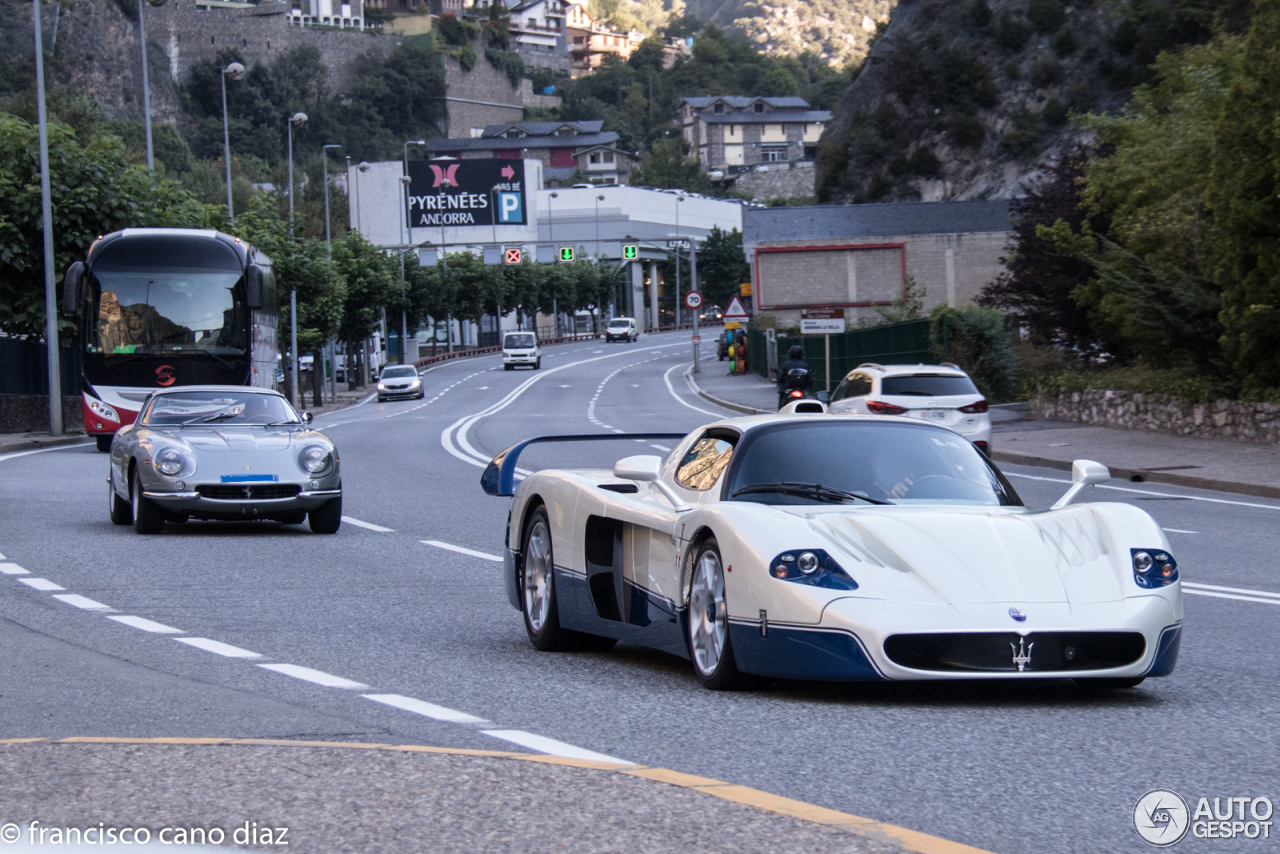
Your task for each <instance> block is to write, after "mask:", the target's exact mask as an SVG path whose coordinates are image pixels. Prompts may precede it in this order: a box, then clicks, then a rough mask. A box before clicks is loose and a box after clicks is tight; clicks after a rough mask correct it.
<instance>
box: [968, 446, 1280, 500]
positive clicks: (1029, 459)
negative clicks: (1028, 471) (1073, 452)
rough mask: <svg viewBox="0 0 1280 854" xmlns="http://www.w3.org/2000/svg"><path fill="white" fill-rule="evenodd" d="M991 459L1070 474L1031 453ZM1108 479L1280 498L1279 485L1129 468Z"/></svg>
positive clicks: (1065, 465)
mask: <svg viewBox="0 0 1280 854" xmlns="http://www.w3.org/2000/svg"><path fill="white" fill-rule="evenodd" d="M991 458H992V459H994V460H995V461H996V462H998V463H1013V464H1014V465H1020V466H1039V467H1040V468H1050V469H1057V470H1059V471H1071V463H1070V462H1068V461H1067V460H1055V459H1051V458H1049V457H1039V456H1036V455H1034V454H1018V453H1012V452H1010V451H994V452H993V453H992V455H991ZM1108 468H1109V469H1110V470H1111V477H1112V478H1113V479H1115V480H1128V481H1132V482H1133V483H1166V484H1168V485H1170V486H1186V487H1190V488H1192V489H1212V490H1215V491H1217V492H1231V493H1234V494H1236V495H1251V496H1253V497H1254V498H1280V486H1268V485H1267V484H1262V483H1236V482H1234V481H1229V480H1215V479H1214V478H1209V477H1196V476H1194V475H1186V474H1173V473H1171V472H1163V471H1148V470H1146V469H1129V468H1121V467H1119V466H1108Z"/></svg>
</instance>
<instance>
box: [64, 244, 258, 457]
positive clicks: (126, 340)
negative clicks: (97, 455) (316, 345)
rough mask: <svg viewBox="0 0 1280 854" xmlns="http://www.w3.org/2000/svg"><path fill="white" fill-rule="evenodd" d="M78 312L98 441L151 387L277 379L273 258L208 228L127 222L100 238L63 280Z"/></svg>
mask: <svg viewBox="0 0 1280 854" xmlns="http://www.w3.org/2000/svg"><path fill="white" fill-rule="evenodd" d="M62 308H63V310H64V311H66V312H69V313H73V314H77V315H79V318H80V340H79V343H80V347H81V350H82V355H81V361H82V364H83V371H82V373H83V375H82V377H81V394H82V395H83V400H84V428H85V432H86V433H88V434H89V435H90V436H93V437H95V438H96V439H97V442H98V450H100V451H109V450H110V449H111V437H112V436H113V435H114V434H115V432H116V431H117V430H119V429H120V428H121V427H123V426H124V425H126V424H132V423H133V420H134V419H135V418H136V417H137V415H138V411H139V409H141V407H142V403H143V401H145V400H146V399H147V395H149V394H150V393H151V392H152V391H154V390H155V389H158V388H166V387H168V386H173V385H209V384H217V385H251V386H260V387H263V388H273V387H274V386H275V380H276V351H277V347H276V281H275V272H274V270H273V268H272V266H271V259H270V258H268V257H267V256H266V255H264V254H262V253H261V252H259V251H258V250H257V249H255V248H253V247H252V246H250V245H249V244H248V243H245V242H244V241H243V240H241V239H240V238H238V237H232V236H231V235H229V234H223V233H221V232H218V231H213V230H198V229H186V228H126V229H124V230H123V231H117V232H113V233H111V234H108V235H106V236H104V237H99V238H98V239H97V240H95V241H94V242H93V244H92V245H91V246H90V247H89V252H88V254H86V256H85V260H84V261H76V262H75V263H74V264H72V265H71V266H70V267H69V268H68V269H67V274H66V277H65V278H64V279H63V291H62Z"/></svg>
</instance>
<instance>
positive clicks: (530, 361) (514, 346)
mask: <svg viewBox="0 0 1280 854" xmlns="http://www.w3.org/2000/svg"><path fill="white" fill-rule="evenodd" d="M516 365H528V366H529V367H531V368H533V369H534V370H535V371H536V370H537V369H538V368H541V367H542V348H541V347H539V346H538V336H537V335H535V334H534V333H532V332H508V333H507V334H506V335H503V336H502V368H503V370H506V371H514V370H515V368H516Z"/></svg>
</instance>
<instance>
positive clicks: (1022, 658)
mask: <svg viewBox="0 0 1280 854" xmlns="http://www.w3.org/2000/svg"><path fill="white" fill-rule="evenodd" d="M1026 640H1027V639H1026V638H1018V645H1017V647H1014V645H1013V644H1009V649H1012V650H1013V663H1014V664H1016V665H1018V672H1019V673H1021V672H1022V671H1023V670H1025V669H1026V667H1027V665H1028V664H1030V663H1031V650H1033V649H1035V646H1036V645H1035V643H1032V644H1031V645H1030V646H1028V647H1027V648H1026V649H1023V648H1022V645H1023V644H1024V643H1026Z"/></svg>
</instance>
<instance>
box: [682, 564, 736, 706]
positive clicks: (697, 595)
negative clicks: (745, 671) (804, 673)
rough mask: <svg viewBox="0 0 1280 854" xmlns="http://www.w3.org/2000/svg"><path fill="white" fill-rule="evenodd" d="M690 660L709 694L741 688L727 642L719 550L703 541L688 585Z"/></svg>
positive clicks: (726, 619) (727, 629) (731, 651)
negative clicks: (710, 692) (710, 691)
mask: <svg viewBox="0 0 1280 854" xmlns="http://www.w3.org/2000/svg"><path fill="white" fill-rule="evenodd" d="M688 623H689V636H688V639H689V660H690V661H692V662H693V673H694V675H695V676H697V677H698V681H699V682H701V683H702V684H703V686H704V687H706V688H710V689H711V690H712V691H732V690H733V689H735V688H739V687H741V686H742V684H743V681H744V680H743V678H742V674H741V673H739V672H738V664H737V662H736V661H735V660H734V657H733V644H732V642H731V641H730V639H729V609H728V607H727V605H726V602H725V595H724V564H723V563H722V562H721V560H720V546H719V544H718V543H717V542H716V541H715V540H714V539H707V540H704V541H703V543H702V545H701V546H699V547H698V553H697V556H696V557H695V558H694V560H693V578H692V580H691V582H690V585H689V620H688Z"/></svg>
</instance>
